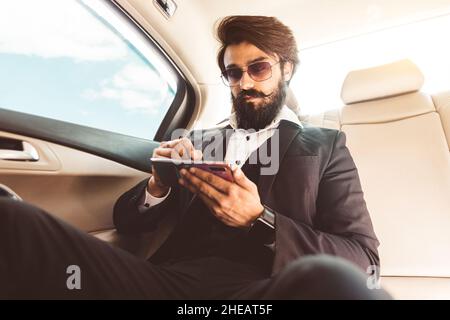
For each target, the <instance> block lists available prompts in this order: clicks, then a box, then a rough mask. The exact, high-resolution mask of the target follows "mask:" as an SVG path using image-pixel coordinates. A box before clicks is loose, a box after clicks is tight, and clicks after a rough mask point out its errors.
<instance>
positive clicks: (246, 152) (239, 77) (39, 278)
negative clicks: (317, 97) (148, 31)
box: [0, 16, 388, 299]
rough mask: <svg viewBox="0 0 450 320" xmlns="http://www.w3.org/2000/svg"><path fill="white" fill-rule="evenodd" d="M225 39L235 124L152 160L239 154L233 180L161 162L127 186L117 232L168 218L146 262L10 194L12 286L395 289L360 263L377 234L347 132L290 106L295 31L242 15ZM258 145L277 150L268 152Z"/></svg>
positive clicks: (173, 291) (136, 291)
mask: <svg viewBox="0 0 450 320" xmlns="http://www.w3.org/2000/svg"><path fill="white" fill-rule="evenodd" d="M218 38H219V40H220V42H221V44H222V47H221V50H220V51H219V54H218V63H219V67H220V69H221V72H222V77H223V78H224V81H225V83H226V84H227V85H228V86H230V88H231V96H232V102H233V113H232V115H231V116H230V119H229V123H227V124H225V125H224V126H222V127H218V128H213V129H210V130H203V131H196V132H192V133H191V134H190V135H189V137H187V138H180V139H174V140H171V141H168V142H163V143H161V145H160V147H158V148H156V149H155V150H154V153H153V157H166V158H189V159H194V160H199V159H209V160H226V161H228V162H233V163H234V165H233V168H232V170H233V178H234V181H233V182H230V181H227V180H225V179H222V178H220V177H218V176H216V175H214V174H212V173H208V172H206V171H203V170H199V169H193V170H182V171H181V176H182V178H180V180H179V184H178V185H175V186H172V187H171V188H170V187H168V186H166V185H164V183H163V182H162V181H161V179H160V177H159V175H158V172H157V171H156V170H153V175H152V176H151V178H150V179H148V180H145V181H143V182H142V183H140V184H138V185H137V186H136V187H134V188H133V189H131V190H130V191H128V192H127V193H125V194H124V195H122V196H121V197H120V199H119V200H118V201H117V203H116V206H115V208H114V223H115V226H116V228H117V230H118V232H120V233H122V234H140V233H145V232H149V231H154V232H156V233H159V232H160V233H162V229H163V228H161V226H162V225H163V224H164V223H165V222H167V221H170V223H169V225H170V227H171V228H170V231H169V232H166V238H165V239H163V240H164V241H161V242H162V244H161V245H160V246H159V247H158V248H157V250H156V252H155V253H154V254H153V255H152V256H151V257H150V258H149V261H144V260H140V259H138V258H136V257H134V256H132V255H130V254H128V253H126V252H124V251H121V250H119V249H113V248H111V247H109V246H108V245H106V244H104V243H102V242H101V241H99V240H96V239H94V238H92V237H90V236H87V235H85V234H83V233H81V232H79V231H78V230H76V229H74V228H72V227H70V226H68V225H66V224H64V223H62V222H60V221H59V220H56V219H54V218H52V217H50V216H49V215H48V214H46V213H43V212H41V211H40V210H38V209H36V208H33V207H30V206H27V205H25V204H17V202H14V203H13V202H11V201H9V202H8V201H1V202H0V206H1V207H2V208H3V209H2V211H3V212H2V215H1V216H2V217H1V219H2V221H1V224H0V228H2V230H1V231H0V236H1V237H2V238H1V239H0V243H1V246H2V249H3V250H2V253H1V254H2V263H3V264H2V270H1V275H0V277H1V278H0V279H1V281H2V282H3V284H4V285H3V286H1V287H0V292H1V293H2V294H3V295H4V296H6V297H55V298H61V297H63V298H78V297H82V298H153V299H170V298H175V299H190V298H197V299H203V298H207V299H217V298H219V299H228V298H235V299H238V298H247V299H260V298H294V299H296V298H299V299H302V298H309V299H317V298H325V299H326V298H339V299H347V298H362V299H370V298H387V297H388V295H387V294H386V293H385V292H384V291H382V290H370V289H369V288H368V286H367V279H368V276H369V275H367V274H364V273H363V272H361V271H360V270H358V269H357V267H356V266H359V267H360V269H362V270H363V271H366V269H367V268H368V267H371V268H376V267H377V266H378V265H379V259H378V254H377V246H378V241H377V239H376V236H375V234H374V231H373V228H372V224H371V221H370V217H369V213H368V212H367V209H366V205H365V202H364V199H363V193H362V190H361V186H360V183H359V178H358V174H357V170H356V168H355V165H354V163H353V161H352V158H351V156H350V154H349V152H348V150H347V148H346V147H345V136H344V134H343V133H341V132H338V131H335V130H326V129H319V128H313V127H306V126H303V125H302V124H301V123H300V122H299V121H298V119H297V117H296V116H295V114H293V113H292V111H290V110H289V109H288V108H287V107H286V106H285V105H284V100H285V97H286V88H287V84H288V83H289V81H290V79H291V77H292V75H293V73H294V72H295V68H296V65H297V63H298V60H297V59H298V58H297V46H296V43H295V39H294V37H293V35H292V33H291V31H290V29H289V28H287V27H286V26H285V25H283V24H282V23H281V22H279V21H278V20H277V19H275V18H271V17H255V16H232V17H227V18H225V19H224V20H222V22H221V24H220V25H219V27H218ZM198 138H199V139H198ZM211 146H213V147H214V148H213V149H212V148H211ZM211 150H214V152H210V151H211ZM261 150H266V151H270V152H269V153H270V156H269V158H270V160H272V161H270V163H268V162H266V161H263V160H264V153H263V152H260V151H261ZM268 164H269V165H270V168H269V167H268V166H267V165H268ZM264 169H267V170H264ZM30 212H31V213H32V214H30ZM166 224H167V223H166ZM161 236H163V235H162V234H161ZM320 254H328V255H320ZM332 256H338V257H341V258H337V257H332ZM342 258H344V259H342ZM68 265H77V266H79V268H80V270H82V277H83V278H82V279H83V280H82V287H81V290H72V291H70V290H67V286H66V278H67V274H66V273H65V271H66V269H65V268H66V267H67V266H68Z"/></svg>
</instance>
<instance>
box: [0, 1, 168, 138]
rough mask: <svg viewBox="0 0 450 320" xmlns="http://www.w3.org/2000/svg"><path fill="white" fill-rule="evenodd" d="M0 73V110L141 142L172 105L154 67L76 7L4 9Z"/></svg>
mask: <svg viewBox="0 0 450 320" xmlns="http://www.w3.org/2000/svg"><path fill="white" fill-rule="evenodd" d="M89 1H91V2H92V1H97V0H88V1H86V2H89ZM23 8H27V10H26V11H24V10H22V9H23ZM24 21H26V22H27V23H23V22H24ZM0 70H1V72H0V108H6V109H12V110H17V111H21V112H25V113H31V114H37V115H40V116H45V117H49V118H53V119H59V120H64V121H68V122H73V123H77V124H82V125H87V126H90V127H94V128H100V129H105V130H109V131H114V132H119V133H123V134H127V135H131V136H136V137H140V138H144V139H153V137H154V135H155V133H156V131H157V129H158V127H159V124H160V123H161V121H162V118H163V117H164V115H165V114H166V112H167V110H168V108H169V106H170V104H171V102H172V100H173V98H174V90H173V89H172V88H171V86H170V85H168V82H167V81H166V79H165V78H164V77H163V76H161V75H160V74H159V72H158V71H157V70H156V69H155V67H154V66H153V65H152V63H151V62H150V61H148V60H147V59H145V58H143V57H142V54H140V53H138V52H137V51H136V49H135V48H133V47H130V46H129V44H127V43H126V42H124V41H123V40H122V38H121V37H120V36H118V35H117V31H116V30H113V29H112V28H111V27H110V26H108V25H106V24H104V22H102V20H101V19H98V17H96V16H94V15H93V14H92V13H91V12H90V11H89V10H87V8H86V7H84V6H83V5H81V4H80V3H79V2H78V1H76V0H40V1H33V0H15V1H7V2H5V3H4V4H2V10H1V11H0Z"/></svg>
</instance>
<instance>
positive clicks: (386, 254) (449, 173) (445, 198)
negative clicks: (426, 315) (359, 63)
mask: <svg viewBox="0 0 450 320" xmlns="http://www.w3.org/2000/svg"><path fill="white" fill-rule="evenodd" d="M423 81H424V80H423V75H422V73H421V72H420V70H419V69H418V68H417V67H416V66H415V65H414V64H413V63H412V62H410V61H409V60H402V61H398V62H395V63H392V64H388V65H384V66H380V67H375V68H370V69H364V70H357V71H353V72H350V73H349V74H348V76H347V78H346V79H345V81H344V84H343V87H342V93H341V97H342V99H343V101H344V103H345V104H346V105H345V106H344V107H343V108H342V109H341V110H339V112H338V111H330V112H327V113H326V114H324V115H322V116H321V117H316V119H315V120H314V119H313V120H314V121H312V122H313V123H314V122H315V123H314V124H316V125H319V126H325V127H331V128H340V129H341V130H342V131H344V132H345V133H346V135H347V146H348V147H349V149H350V151H351V153H352V155H353V158H354V160H355V163H356V165H357V167H358V171H359V175H360V178H361V183H362V185H363V190H364V195H365V199H366V202H367V206H368V208H369V211H370V213H371V217H372V220H373V224H374V228H375V231H376V233H377V235H378V237H379V239H380V242H381V245H380V248H379V252H380V258H381V275H382V281H381V282H382V285H383V286H384V287H385V288H387V289H388V290H389V291H390V292H391V294H392V295H393V296H394V297H395V298H398V299H440V298H443V299H450V154H449V149H450V92H446V93H441V94H438V95H435V96H433V97H431V96H429V95H427V94H425V93H422V92H420V89H421V87H422V84H423ZM327 114H328V116H327ZM330 115H331V117H330ZM327 117H328V121H325V119H326V118H327ZM330 119H331V121H329V120H330Z"/></svg>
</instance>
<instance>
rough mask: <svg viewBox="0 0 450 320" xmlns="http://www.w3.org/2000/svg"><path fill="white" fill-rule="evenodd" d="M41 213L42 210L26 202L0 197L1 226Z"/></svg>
mask: <svg viewBox="0 0 450 320" xmlns="http://www.w3.org/2000/svg"><path fill="white" fill-rule="evenodd" d="M41 213H42V210H40V209H38V208H36V207H34V206H32V205H30V204H27V203H26V202H22V201H17V200H13V199H10V198H6V197H0V224H2V225H3V226H7V225H10V224H11V223H15V222H20V221H23V220H29V218H32V217H37V216H39V215H40V214H41Z"/></svg>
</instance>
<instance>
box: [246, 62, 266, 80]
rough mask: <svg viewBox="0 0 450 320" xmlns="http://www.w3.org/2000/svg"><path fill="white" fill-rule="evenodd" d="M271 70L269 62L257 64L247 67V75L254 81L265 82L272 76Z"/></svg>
mask: <svg viewBox="0 0 450 320" xmlns="http://www.w3.org/2000/svg"><path fill="white" fill-rule="evenodd" d="M271 71H272V69H271V65H270V63H269V62H257V63H254V64H251V65H249V66H248V70H247V72H248V74H249V75H250V76H251V77H252V79H253V80H255V81H263V80H267V79H269V78H270V77H271V76H272V72H271Z"/></svg>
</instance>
